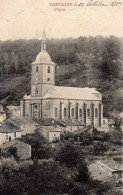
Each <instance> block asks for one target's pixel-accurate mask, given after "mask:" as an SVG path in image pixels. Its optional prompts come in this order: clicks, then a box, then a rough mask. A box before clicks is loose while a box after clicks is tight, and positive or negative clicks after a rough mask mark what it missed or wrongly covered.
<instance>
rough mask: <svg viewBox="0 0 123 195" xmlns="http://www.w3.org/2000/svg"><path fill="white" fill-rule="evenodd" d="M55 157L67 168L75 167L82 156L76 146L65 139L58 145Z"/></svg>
mask: <svg viewBox="0 0 123 195" xmlns="http://www.w3.org/2000/svg"><path fill="white" fill-rule="evenodd" d="M55 159H56V160H57V161H60V163H61V164H65V165H66V166H67V167H69V168H74V167H77V165H78V163H80V162H82V159H83V156H82V154H81V153H80V152H79V150H78V149H77V148H76V146H74V145H73V144H72V143H70V142H67V141H66V142H65V143H64V144H61V145H60V146H59V149H58V151H57V152H56V154H55Z"/></svg>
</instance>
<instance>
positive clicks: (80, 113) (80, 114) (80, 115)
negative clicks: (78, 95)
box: [79, 109, 82, 117]
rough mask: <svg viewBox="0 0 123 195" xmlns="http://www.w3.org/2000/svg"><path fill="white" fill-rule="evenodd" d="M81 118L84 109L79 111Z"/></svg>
mask: <svg viewBox="0 0 123 195" xmlns="http://www.w3.org/2000/svg"><path fill="white" fill-rule="evenodd" d="M79 117H82V109H79Z"/></svg>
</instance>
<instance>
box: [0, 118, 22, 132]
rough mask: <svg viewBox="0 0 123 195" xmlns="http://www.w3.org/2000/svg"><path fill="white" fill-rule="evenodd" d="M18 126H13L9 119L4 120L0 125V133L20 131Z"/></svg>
mask: <svg viewBox="0 0 123 195" xmlns="http://www.w3.org/2000/svg"><path fill="white" fill-rule="evenodd" d="M20 131H21V130H20V129H19V127H17V126H15V125H14V124H13V123H12V122H10V120H6V121H4V122H3V123H2V124H1V125H0V133H12V132H20Z"/></svg>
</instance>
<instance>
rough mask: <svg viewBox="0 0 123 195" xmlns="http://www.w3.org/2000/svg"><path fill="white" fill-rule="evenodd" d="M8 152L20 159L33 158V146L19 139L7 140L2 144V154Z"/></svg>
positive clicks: (0, 150) (0, 148) (0, 149)
mask: <svg viewBox="0 0 123 195" xmlns="http://www.w3.org/2000/svg"><path fill="white" fill-rule="evenodd" d="M8 154H9V155H10V156H11V155H13V156H14V157H16V158H18V159H19V160H28V159H30V158H31V146H30V145H29V144H25V143H24V142H20V141H18V140H13V141H11V142H7V143H5V144H3V145H1V146H0V155H1V156H6V155H8Z"/></svg>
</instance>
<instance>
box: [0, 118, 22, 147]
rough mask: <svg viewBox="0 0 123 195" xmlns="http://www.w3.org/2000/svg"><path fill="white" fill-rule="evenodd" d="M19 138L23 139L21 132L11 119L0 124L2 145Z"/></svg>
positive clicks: (0, 142)
mask: <svg viewBox="0 0 123 195" xmlns="http://www.w3.org/2000/svg"><path fill="white" fill-rule="evenodd" d="M19 137H21V130H20V129H19V128H18V127H16V126H15V125H14V124H13V123H12V122H10V120H9V119H8V120H6V121H4V122H3V123H2V124H0V145H1V144H4V143H6V142H10V141H12V140H14V139H16V138H19Z"/></svg>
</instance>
